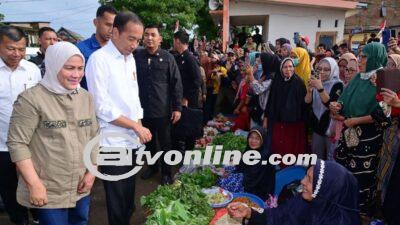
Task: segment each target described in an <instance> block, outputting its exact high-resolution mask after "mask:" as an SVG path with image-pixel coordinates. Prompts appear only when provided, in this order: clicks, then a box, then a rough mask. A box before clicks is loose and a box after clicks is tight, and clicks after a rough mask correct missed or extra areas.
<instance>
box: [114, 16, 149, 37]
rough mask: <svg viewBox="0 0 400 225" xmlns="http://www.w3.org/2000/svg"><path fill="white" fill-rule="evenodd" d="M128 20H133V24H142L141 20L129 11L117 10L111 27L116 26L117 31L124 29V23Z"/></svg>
mask: <svg viewBox="0 0 400 225" xmlns="http://www.w3.org/2000/svg"><path fill="white" fill-rule="evenodd" d="M128 22H133V23H134V24H139V25H141V26H143V23H142V20H140V18H139V17H138V16H137V15H136V14H135V13H133V12H131V11H124V12H119V13H118V14H117V16H116V17H115V19H114V24H113V27H116V28H117V29H118V31H119V32H122V31H124V29H125V25H126V24H127V23H128Z"/></svg>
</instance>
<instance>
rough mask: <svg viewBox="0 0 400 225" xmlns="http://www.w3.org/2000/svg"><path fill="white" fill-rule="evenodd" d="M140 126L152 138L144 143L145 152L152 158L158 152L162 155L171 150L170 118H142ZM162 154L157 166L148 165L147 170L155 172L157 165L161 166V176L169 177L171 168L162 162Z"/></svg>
mask: <svg viewBox="0 0 400 225" xmlns="http://www.w3.org/2000/svg"><path fill="white" fill-rule="evenodd" d="M142 124H143V126H144V127H146V128H147V129H149V130H150V132H151V135H152V136H153V137H152V139H151V141H150V142H148V143H146V150H147V151H150V152H151V155H152V156H154V155H155V154H156V153H157V152H159V151H160V150H161V151H163V152H164V154H165V153H166V152H167V151H169V150H171V117H169V116H168V117H162V118H143V119H142ZM164 154H163V155H162V156H161V157H160V159H159V160H158V162H157V164H155V165H149V168H150V169H152V170H154V171H157V170H158V166H159V164H160V165H161V174H162V175H168V176H170V175H171V166H170V165H167V164H166V163H165V161H164Z"/></svg>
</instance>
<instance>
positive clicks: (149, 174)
mask: <svg viewBox="0 0 400 225" xmlns="http://www.w3.org/2000/svg"><path fill="white" fill-rule="evenodd" d="M157 173H158V171H157V170H153V169H147V170H146V171H144V172H143V174H142V175H141V176H140V178H142V180H148V179H150V178H151V177H152V176H154V175H155V174H157Z"/></svg>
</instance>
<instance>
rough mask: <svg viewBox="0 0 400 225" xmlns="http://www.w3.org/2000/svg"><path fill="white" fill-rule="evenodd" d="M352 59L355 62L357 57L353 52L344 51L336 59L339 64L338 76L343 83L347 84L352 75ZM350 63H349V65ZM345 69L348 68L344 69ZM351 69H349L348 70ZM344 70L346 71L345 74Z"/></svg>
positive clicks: (353, 72)
mask: <svg viewBox="0 0 400 225" xmlns="http://www.w3.org/2000/svg"><path fill="white" fill-rule="evenodd" d="M354 61H355V62H356V63H357V61H358V60H357V57H356V56H355V55H354V54H353V53H345V54H343V55H342V56H340V59H339V61H338V64H339V78H340V79H341V80H342V81H343V82H344V84H345V85H347V84H348V83H349V82H350V80H351V78H352V77H354V75H355V73H357V71H358V69H357V71H355V70H354V69H355V68H354ZM349 64H351V65H349ZM346 69H349V70H348V71H346ZM350 70H351V71H350ZM346 72H348V74H347V76H346Z"/></svg>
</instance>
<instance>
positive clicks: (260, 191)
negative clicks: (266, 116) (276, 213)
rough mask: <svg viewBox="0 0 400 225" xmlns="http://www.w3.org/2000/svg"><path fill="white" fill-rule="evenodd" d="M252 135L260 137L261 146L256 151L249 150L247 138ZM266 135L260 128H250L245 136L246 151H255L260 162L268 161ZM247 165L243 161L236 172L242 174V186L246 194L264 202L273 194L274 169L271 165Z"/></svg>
mask: <svg viewBox="0 0 400 225" xmlns="http://www.w3.org/2000/svg"><path fill="white" fill-rule="evenodd" d="M252 133H257V134H258V135H260V137H261V141H262V144H261V146H260V147H259V148H258V149H251V148H250V146H249V144H248V143H249V141H248V140H249V138H250V135H251V134H252ZM266 141H267V135H266V132H265V130H264V129H263V128H262V127H255V128H252V129H251V130H250V132H249V134H248V136H247V148H246V150H257V151H259V152H260V153H261V161H263V160H268V157H269V154H270V153H269V150H268V149H267V146H268V144H267V143H266ZM261 161H260V163H258V164H256V165H247V164H244V163H243V161H242V162H241V163H240V165H239V166H238V169H237V172H241V173H243V186H244V190H245V191H246V192H249V193H251V194H255V195H257V196H258V197H260V198H261V199H263V200H264V201H265V200H267V199H268V194H272V193H274V189H275V167H274V166H272V165H262V163H261Z"/></svg>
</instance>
